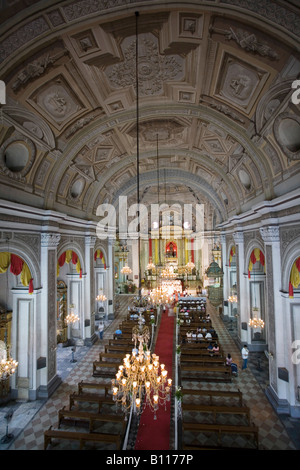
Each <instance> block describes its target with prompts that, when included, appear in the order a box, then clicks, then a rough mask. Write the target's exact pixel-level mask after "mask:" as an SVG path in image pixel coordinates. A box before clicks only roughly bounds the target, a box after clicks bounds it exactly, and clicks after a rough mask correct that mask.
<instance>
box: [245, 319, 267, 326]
mask: <svg viewBox="0 0 300 470" xmlns="http://www.w3.org/2000/svg"><path fill="white" fill-rule="evenodd" d="M249 326H250V327H251V328H264V327H265V322H264V321H263V320H262V319H261V318H258V317H253V318H250V320H249Z"/></svg>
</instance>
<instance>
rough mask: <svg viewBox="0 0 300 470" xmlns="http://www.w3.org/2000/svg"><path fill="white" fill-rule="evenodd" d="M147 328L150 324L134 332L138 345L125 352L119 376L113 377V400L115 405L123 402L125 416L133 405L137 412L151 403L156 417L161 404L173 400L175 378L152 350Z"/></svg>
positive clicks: (150, 406)
mask: <svg viewBox="0 0 300 470" xmlns="http://www.w3.org/2000/svg"><path fill="white" fill-rule="evenodd" d="M147 330H148V328H147V327H144V328H143V329H141V328H139V331H137V330H136V331H135V332H133V338H134V341H135V348H134V349H133V351H132V353H131V354H126V356H125V358H124V359H123V364H121V365H120V366H119V370H118V372H117V374H116V378H115V379H113V380H112V394H113V400H114V401H115V402H116V405H118V403H120V404H121V407H122V411H123V412H124V413H125V417H126V416H127V413H128V412H129V410H130V409H131V408H132V410H133V412H134V413H136V414H137V415H140V414H141V413H142V412H143V411H144V410H145V409H146V407H149V408H150V409H151V411H153V413H154V419H157V417H156V412H157V410H158V408H159V406H160V405H163V404H164V405H165V406H166V403H167V402H168V401H170V391H171V386H172V379H168V378H167V375H168V372H167V371H166V370H165V365H164V364H160V363H159V357H158V356H157V355H156V354H151V352H150V351H149V349H148V346H147V342H148V338H149V336H148V335H149V331H148V332H147ZM137 341H139V348H138V349H137V348H136V342H137Z"/></svg>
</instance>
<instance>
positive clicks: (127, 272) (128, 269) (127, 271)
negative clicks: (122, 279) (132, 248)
mask: <svg viewBox="0 0 300 470" xmlns="http://www.w3.org/2000/svg"><path fill="white" fill-rule="evenodd" d="M131 273H132V269H130V267H129V266H123V268H122V269H121V274H131Z"/></svg>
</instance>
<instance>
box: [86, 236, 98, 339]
mask: <svg viewBox="0 0 300 470" xmlns="http://www.w3.org/2000/svg"><path fill="white" fill-rule="evenodd" d="M95 243H96V237H91V236H90V235H88V236H86V237H85V266H86V273H85V276H83V282H84V292H83V295H84V299H83V305H84V310H83V317H84V318H83V321H84V342H85V344H88V345H90V344H91V343H93V342H95V340H96V338H97V337H96V334H95V297H96V294H95V281H94V247H95Z"/></svg>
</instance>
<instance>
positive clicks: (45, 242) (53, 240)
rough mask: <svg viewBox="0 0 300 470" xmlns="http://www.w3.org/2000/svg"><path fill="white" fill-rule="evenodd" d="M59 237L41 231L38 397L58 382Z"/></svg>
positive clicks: (44, 394) (51, 389)
mask: <svg viewBox="0 0 300 470" xmlns="http://www.w3.org/2000/svg"><path fill="white" fill-rule="evenodd" d="M59 241H60V234H58V233H42V234H41V284H42V292H41V312H40V314H41V336H42V338H41V356H42V357H44V358H45V367H44V368H43V369H41V371H40V375H41V381H40V393H39V396H40V397H45V396H50V395H51V393H52V392H53V391H54V390H55V388H57V386H58V385H59V384H60V383H61V379H60V378H59V377H58V376H57V362H56V348H57V339H56V331H57V302H56V277H57V276H56V267H57V246H58V244H59Z"/></svg>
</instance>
